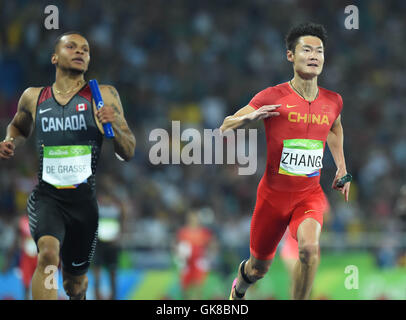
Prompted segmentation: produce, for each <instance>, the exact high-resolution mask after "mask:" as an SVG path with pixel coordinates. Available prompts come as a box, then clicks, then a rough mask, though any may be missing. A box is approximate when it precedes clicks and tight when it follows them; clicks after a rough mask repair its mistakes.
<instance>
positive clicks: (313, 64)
mask: <svg viewBox="0 0 406 320" xmlns="http://www.w3.org/2000/svg"><path fill="white" fill-rule="evenodd" d="M307 66H308V67H318V66H319V65H318V64H315V63H309V64H308V65H307Z"/></svg>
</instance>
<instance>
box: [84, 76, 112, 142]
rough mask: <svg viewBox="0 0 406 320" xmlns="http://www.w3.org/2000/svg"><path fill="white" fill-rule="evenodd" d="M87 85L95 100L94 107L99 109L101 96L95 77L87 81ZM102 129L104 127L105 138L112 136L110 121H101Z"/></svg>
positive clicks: (101, 101)
mask: <svg viewBox="0 0 406 320" xmlns="http://www.w3.org/2000/svg"><path fill="white" fill-rule="evenodd" d="M89 86H90V90H91V91H92V96H93V99H94V101H95V102H96V108H97V110H99V109H100V108H102V107H103V106H104V102H103V98H102V96H101V93H100V89H99V85H98V83H97V80H96V79H93V80H90V81H89ZM103 129H104V135H105V136H106V138H109V139H111V138H114V131H113V128H112V127H111V123H110V122H108V123H103Z"/></svg>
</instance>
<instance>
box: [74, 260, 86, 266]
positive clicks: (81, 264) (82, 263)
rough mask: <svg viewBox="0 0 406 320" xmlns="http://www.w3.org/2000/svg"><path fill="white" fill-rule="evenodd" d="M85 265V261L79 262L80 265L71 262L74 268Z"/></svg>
mask: <svg viewBox="0 0 406 320" xmlns="http://www.w3.org/2000/svg"><path fill="white" fill-rule="evenodd" d="M85 263H87V261H83V262H81V263H74V262H72V266H74V267H80V266H83V265H84V264H85Z"/></svg>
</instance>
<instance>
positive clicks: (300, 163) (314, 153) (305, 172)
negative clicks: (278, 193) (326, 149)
mask: <svg viewBox="0 0 406 320" xmlns="http://www.w3.org/2000/svg"><path fill="white" fill-rule="evenodd" d="M321 168H323V141H320V140H310V139H290V140H284V141H283V150H282V157H281V162H280V164H279V173H280V174H285V175H289V176H302V177H309V178H310V177H314V176H318V175H319V174H320V171H319V170H320V169H321Z"/></svg>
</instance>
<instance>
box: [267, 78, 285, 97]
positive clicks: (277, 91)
mask: <svg viewBox="0 0 406 320" xmlns="http://www.w3.org/2000/svg"><path fill="white" fill-rule="evenodd" d="M265 90H266V92H267V94H270V95H273V96H277V97H280V98H281V97H284V96H287V95H289V94H290V90H289V84H288V83H287V82H283V83H279V84H277V85H274V86H271V87H268V88H266V89H265ZM265 90H264V91H265Z"/></svg>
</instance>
